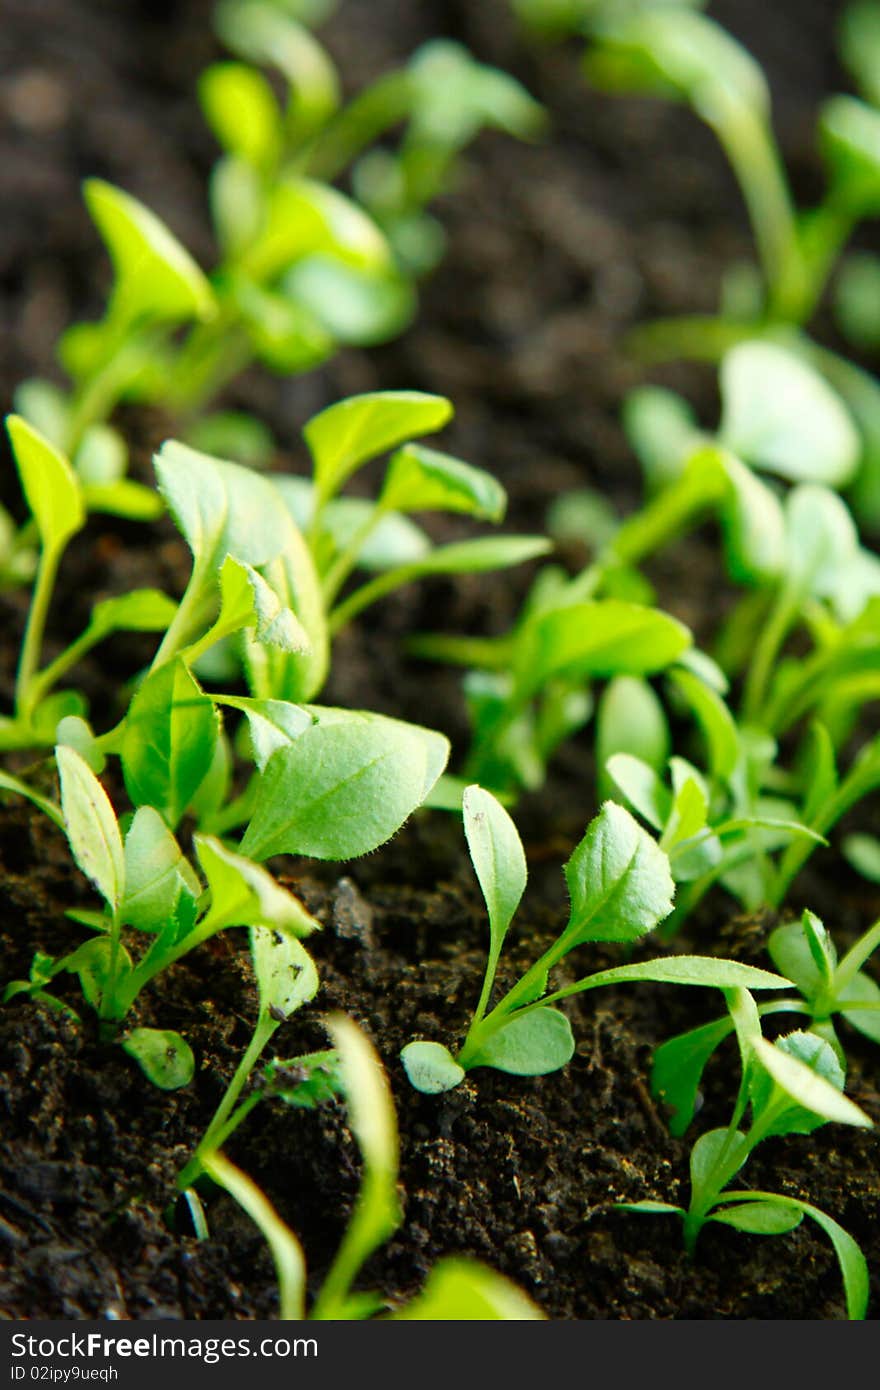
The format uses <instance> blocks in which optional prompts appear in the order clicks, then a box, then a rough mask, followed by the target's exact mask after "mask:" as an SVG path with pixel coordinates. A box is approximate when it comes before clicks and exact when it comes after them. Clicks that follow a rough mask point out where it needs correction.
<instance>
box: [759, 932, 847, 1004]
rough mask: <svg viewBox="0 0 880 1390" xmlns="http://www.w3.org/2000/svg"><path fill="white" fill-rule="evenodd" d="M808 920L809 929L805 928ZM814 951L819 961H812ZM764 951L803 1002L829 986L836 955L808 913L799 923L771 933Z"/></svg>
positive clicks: (826, 936)
mask: <svg viewBox="0 0 880 1390" xmlns="http://www.w3.org/2000/svg"><path fill="white" fill-rule="evenodd" d="M808 919H809V921H810V927H809V928H807V927H806V925H805V923H806V921H807V920H808ZM808 933H809V934H808ZM817 949H818V951H819V952H820V953H821V956H820V960H817V959H816V952H817ZM767 951H768V954H769V956H770V959H771V960H772V961H773V964H774V965H775V966H776V968H777V970H779V971H780V972H781V973H782V974H783V975H787V976H788V978H789V979H790V980H792V981H793V982H794V983H795V984H796V985H797V987H798V989H799V990H800V992H801V994H803V996H804V998H805V999H810V1000H811V999H814V998H815V997H816V995H817V994H818V993H819V991H820V990H821V989H822V986H823V984H830V983H831V980H832V978H833V975H834V967H835V965H836V963H837V953H836V951H835V950H834V945H833V943H832V941H831V938H830V937H829V935H828V933H827V931H826V930H825V928H824V927H823V925H822V923H821V922H820V921H819V919H818V917H814V916H813V914H812V913H806V912H805V913H804V916H803V918H802V919H801V921H799V922H787V923H785V924H784V925H783V926H781V927H777V928H776V929H775V930H774V931H772V932H771V933H770V940H769V942H768V945H767Z"/></svg>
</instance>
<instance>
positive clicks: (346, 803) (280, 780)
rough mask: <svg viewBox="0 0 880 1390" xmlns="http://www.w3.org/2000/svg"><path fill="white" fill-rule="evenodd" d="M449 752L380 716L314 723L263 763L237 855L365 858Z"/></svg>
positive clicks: (428, 736)
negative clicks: (252, 809) (254, 805)
mask: <svg viewBox="0 0 880 1390" xmlns="http://www.w3.org/2000/svg"><path fill="white" fill-rule="evenodd" d="M448 751H449V745H448V743H447V741H446V739H444V738H443V736H442V735H441V734H434V733H431V732H430V731H429V730H426V729H419V728H418V726H416V725H406V724H403V723H401V722H400V721H397V720H388V719H382V718H380V717H379V716H374V717H373V718H372V719H369V718H364V717H363V716H357V715H355V716H353V717H352V718H350V719H348V720H346V719H341V720H340V721H339V722H330V723H321V724H315V725H314V726H313V727H312V728H310V729H306V730H305V731H304V732H303V733H302V734H300V736H299V737H298V738H297V740H296V742H295V743H292V744H291V745H290V747H288V748H280V749H279V750H278V751H277V752H275V753H273V754H272V756H271V757H270V759H269V761H268V763H267V764H266V768H265V771H264V772H263V773H262V776H261V779H260V784H259V789H258V795H257V809H256V812H255V814H254V817H253V819H252V820H251V823H250V825H249V826H248V828H247V832H246V834H245V836H244V839H243V840H242V844H241V849H242V853H243V854H247V855H250V856H252V857H253V858H256V859H268V858H269V857H270V856H271V855H273V854H306V855H311V856H312V857H314V858H316V859H351V858H354V857H355V856H356V855H360V854H368V853H369V852H370V851H371V850H373V849H376V848H378V846H379V845H381V844H384V842H385V841H386V840H387V839H389V838H390V837H391V836H392V835H393V834H394V833H395V831H396V830H399V829H400V826H401V825H402V824H403V822H404V821H405V820H406V819H407V817H408V816H409V815H410V814H411V813H412V812H413V811H414V810H415V809H416V807H417V806H419V805H421V803H422V801H424V799H425V797H426V796H427V794H428V792H429V790H430V788H431V786H433V783H434V782H435V781H436V779H437V777H439V775H440V773H441V772H442V770H443V766H444V765H445V761H446V757H447V756H448ZM429 767H430V768H431V769H432V772H433V775H429ZM291 787H295V788H296V796H295V799H293V800H291V795H290V788H291Z"/></svg>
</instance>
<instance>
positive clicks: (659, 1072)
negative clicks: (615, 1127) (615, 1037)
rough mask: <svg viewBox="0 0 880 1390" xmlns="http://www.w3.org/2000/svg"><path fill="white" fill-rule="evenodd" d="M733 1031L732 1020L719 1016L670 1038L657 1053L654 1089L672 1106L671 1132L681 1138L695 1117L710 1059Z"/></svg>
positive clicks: (652, 1078) (652, 1088)
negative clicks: (710, 1021)
mask: <svg viewBox="0 0 880 1390" xmlns="http://www.w3.org/2000/svg"><path fill="white" fill-rule="evenodd" d="M732 1032H733V1023H732V1021H731V1020H730V1019H729V1018H719V1019H716V1020H715V1021H714V1022H712V1023H704V1024H703V1025H702V1027H700V1028H693V1029H691V1030H690V1032H688V1033H680V1034H679V1036H678V1037H677V1038H670V1039H669V1041H668V1042H665V1043H663V1044H662V1045H661V1046H660V1047H658V1048H657V1051H656V1052H655V1053H654V1060H653V1064H652V1067H651V1090H652V1092H653V1094H654V1095H655V1096H657V1097H658V1099H660V1100H662V1101H664V1102H665V1104H667V1105H669V1106H670V1107H671V1108H672V1112H673V1113H672V1117H671V1118H670V1121H669V1132H670V1134H673V1135H674V1136H675V1137H676V1138H677V1139H678V1138H680V1137H681V1135H683V1134H684V1132H685V1130H686V1129H687V1127H688V1125H689V1124H690V1123H691V1121H692V1120H693V1118H694V1113H695V1111H696V1101H697V1091H698V1088H699V1085H700V1081H701V1079H702V1076H703V1071H704V1070H705V1067H706V1063H707V1062H708V1061H709V1058H710V1057H711V1056H712V1054H713V1052H714V1051H715V1049H716V1048H717V1047H719V1046H720V1045H721V1043H722V1042H723V1041H724V1039H725V1038H726V1037H728V1036H729V1035H730V1034H731V1033H732Z"/></svg>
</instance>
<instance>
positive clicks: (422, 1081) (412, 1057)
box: [400, 1042, 465, 1096]
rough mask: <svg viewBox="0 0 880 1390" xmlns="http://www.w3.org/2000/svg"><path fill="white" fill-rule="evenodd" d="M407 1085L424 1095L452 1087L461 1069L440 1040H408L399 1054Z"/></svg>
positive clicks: (456, 1083)
mask: <svg viewBox="0 0 880 1390" xmlns="http://www.w3.org/2000/svg"><path fill="white" fill-rule="evenodd" d="M400 1060H401V1061H402V1062H403V1066H404V1070H405V1072H406V1074H407V1076H408V1077H409V1081H410V1084H411V1085H412V1086H414V1087H415V1089H416V1090H417V1091H422V1092H423V1093H424V1094H425V1095H427V1096H436V1095H440V1094H441V1092H443V1091H451V1090H453V1089H454V1088H455V1087H456V1086H457V1085H458V1084H459V1082H461V1081H463V1080H464V1077H465V1072H464V1069H463V1068H462V1067H460V1066H459V1065H458V1063H457V1062H456V1060H455V1058H454V1057H453V1055H452V1053H451V1052H450V1051H449V1050H448V1048H445V1047H444V1046H443V1045H442V1043H436V1042H411V1043H407V1045H406V1047H405V1048H404V1049H403V1050H402V1052H401V1054H400Z"/></svg>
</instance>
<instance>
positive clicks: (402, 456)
mask: <svg viewBox="0 0 880 1390" xmlns="http://www.w3.org/2000/svg"><path fill="white" fill-rule="evenodd" d="M379 500H380V503H381V505H383V506H385V507H388V508H389V509H390V510H392V511H400V512H418V511H444V512H464V513H465V514H466V515H467V516H475V517H479V518H480V519H481V520H483V521H501V520H502V519H503V517H504V513H505V510H506V508H507V494H506V493H505V491H504V488H503V487H502V486H501V484H500V483H499V482H498V481H497V480H496V479H495V478H493V477H492V474H491V473H486V472H485V471H484V470H483V469H482V468H473V467H471V465H470V464H469V463H462V462H461V460H460V459H457V458H452V457H451V455H449V454H441V453H438V452H437V450H436V449H427V448H425V446H424V445H422V444H405V445H404V446H403V448H402V449H398V450H397V451H396V453H394V454H393V455H392V457H391V461H390V463H389V464H388V471H387V473H386V475H385V483H384V485H383V488H382V494H381V497H380V499H379Z"/></svg>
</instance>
